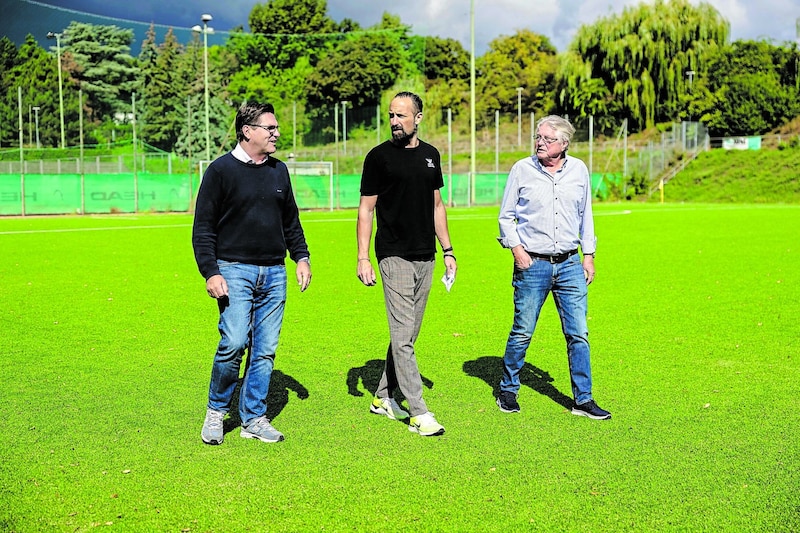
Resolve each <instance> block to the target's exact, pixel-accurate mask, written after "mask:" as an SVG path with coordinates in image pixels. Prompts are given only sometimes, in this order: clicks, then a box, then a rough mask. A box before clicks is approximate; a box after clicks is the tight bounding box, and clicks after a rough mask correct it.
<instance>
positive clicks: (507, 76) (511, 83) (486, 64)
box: [476, 30, 558, 125]
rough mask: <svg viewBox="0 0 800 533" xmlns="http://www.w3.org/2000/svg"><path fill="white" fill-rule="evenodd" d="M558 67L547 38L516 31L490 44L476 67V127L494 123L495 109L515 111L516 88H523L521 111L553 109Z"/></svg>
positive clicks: (507, 111)
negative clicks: (477, 124)
mask: <svg viewBox="0 0 800 533" xmlns="http://www.w3.org/2000/svg"><path fill="white" fill-rule="evenodd" d="M557 66H558V60H557V50H556V48H555V47H554V46H553V45H552V44H551V43H550V40H549V39H548V38H547V37H545V36H543V35H539V34H536V33H533V32H532V31H530V30H519V31H517V32H516V33H515V34H514V35H511V36H507V37H500V38H497V39H495V40H493V41H492V42H490V43H489V50H488V51H487V52H486V54H484V55H483V56H482V57H481V58H480V59H479V61H478V66H477V67H478V77H477V83H476V92H477V93H478V94H479V95H480V98H479V101H478V105H477V110H476V114H477V117H478V122H479V124H480V125H485V124H486V122H487V121H490V122H491V121H493V120H494V119H493V118H492V116H491V115H492V114H493V113H494V111H497V110H499V111H501V112H502V113H510V112H516V110H517V87H521V88H522V93H521V94H522V109H523V110H524V111H536V112H539V113H541V112H542V111H549V110H550V109H552V108H553V94H554V88H553V78H554V77H555V73H556V70H557Z"/></svg>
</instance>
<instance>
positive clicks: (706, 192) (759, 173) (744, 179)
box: [650, 146, 800, 205]
mask: <svg viewBox="0 0 800 533" xmlns="http://www.w3.org/2000/svg"><path fill="white" fill-rule="evenodd" d="M664 198H665V201H668V202H711V203H717V202H718V203H785V204H798V205H800V147H797V146H795V147H794V148H785V149H762V150H754V151H750V150H722V149H715V150H711V151H708V152H702V153H701V154H699V155H698V157H697V158H696V159H695V160H694V161H692V162H691V163H689V165H688V166H687V167H686V168H685V169H684V170H683V171H682V172H680V173H678V174H677V175H676V176H675V177H674V178H673V179H672V180H670V181H669V182H668V183H667V184H666V186H665V188H664ZM650 200H651V201H658V200H659V198H658V197H657V195H654V197H653V198H651V199H650Z"/></svg>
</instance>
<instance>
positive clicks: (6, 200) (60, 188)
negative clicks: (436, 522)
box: [0, 173, 192, 215]
mask: <svg viewBox="0 0 800 533" xmlns="http://www.w3.org/2000/svg"><path fill="white" fill-rule="evenodd" d="M81 191H83V194H81ZM191 191H192V184H191V183H190V177H189V176H187V175H176V174H148V173H140V174H137V175H136V176H134V174H132V173H129V174H86V175H84V177H83V185H81V176H80V175H79V174H52V175H51V174H28V175H26V176H25V179H24V192H25V202H24V203H25V206H24V208H25V211H24V214H26V215H52V214H67V213H80V212H81V210H82V208H83V212H85V213H133V212H136V211H140V212H141V211H188V210H189V209H190V207H191V204H192V194H191ZM22 192H23V183H22V180H21V179H20V176H19V175H18V174H0V215H21V214H23V205H22V204H23V202H22ZM137 196H138V203H137V201H136V199H137Z"/></svg>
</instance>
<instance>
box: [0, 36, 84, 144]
mask: <svg viewBox="0 0 800 533" xmlns="http://www.w3.org/2000/svg"><path fill="white" fill-rule="evenodd" d="M56 59H57V58H56V57H55V56H54V55H52V56H51V55H50V54H48V53H47V52H46V51H45V50H44V49H43V48H41V47H40V46H39V45H38V43H37V42H36V40H35V39H34V38H33V36H32V35H28V36H27V37H26V38H25V42H24V43H23V44H22V45H21V46H20V48H19V51H18V54H17V57H16V60H15V61H13V64H14V66H13V67H12V68H11V69H10V70H9V71H8V72H7V73H6V74H5V76H4V78H5V79H6V80H8V83H9V87H8V90H7V92H6V93H4V99H3V108H4V110H6V115H5V118H6V120H8V122H6V120H4V123H9V124H13V126H14V127H13V131H14V132H16V131H17V124H18V121H19V120H18V116H19V104H18V87H21V88H22V106H23V117H24V119H23V120H25V122H28V123H29V124H30V123H31V122H33V121H35V113H33V115H34V116H33V117H31V116H30V115H31V114H32V113H30V110H31V109H32V108H33V107H38V108H39V111H38V116H39V140H40V143H41V145H42V146H43V147H57V146H59V145H60V142H61V120H60V105H59V98H58V67H57V61H56ZM65 85H66V90H65V91H64V96H65V98H64V109H65V113H64V115H65V125H66V127H65V137H66V140H67V144H74V143H75V141H76V140H77V138H78V135H79V132H78V127H77V124H76V122H77V118H78V103H77V101H78V95H77V94H76V93H75V91H73V90H71V86H70V84H69V83H68V82H65ZM9 115H10V116H9ZM29 121H30V122H29ZM17 137H18V136H17ZM25 137H26V141H30V142H31V144H33V142H34V139H27V137H28V136H27V135H26V136H25Z"/></svg>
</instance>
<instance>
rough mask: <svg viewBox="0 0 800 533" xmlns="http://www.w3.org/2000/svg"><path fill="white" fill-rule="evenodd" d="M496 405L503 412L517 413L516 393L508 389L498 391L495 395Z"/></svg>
mask: <svg viewBox="0 0 800 533" xmlns="http://www.w3.org/2000/svg"><path fill="white" fill-rule="evenodd" d="M497 407H499V408H500V410H501V411H503V412H504V413H519V404H518V403H517V395H516V394H514V393H513V392H509V391H500V395H499V396H498V397H497Z"/></svg>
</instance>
